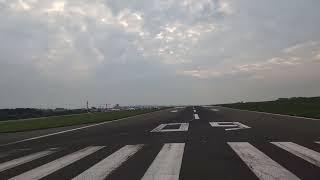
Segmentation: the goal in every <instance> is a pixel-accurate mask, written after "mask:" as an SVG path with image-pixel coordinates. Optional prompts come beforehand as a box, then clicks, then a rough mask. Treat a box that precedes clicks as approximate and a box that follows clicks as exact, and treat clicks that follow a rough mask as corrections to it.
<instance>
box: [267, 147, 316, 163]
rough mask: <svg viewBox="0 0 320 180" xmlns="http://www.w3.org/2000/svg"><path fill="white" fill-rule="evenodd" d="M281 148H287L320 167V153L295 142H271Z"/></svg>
mask: <svg viewBox="0 0 320 180" xmlns="http://www.w3.org/2000/svg"><path fill="white" fill-rule="evenodd" d="M271 143H272V144H274V145H276V146H278V147H279V148H281V149H283V150H286V151H288V152H290V153H292V154H294V155H295V156H298V157H300V158H302V159H304V160H306V161H308V162H310V163H312V164H314V165H316V166H318V167H320V153H319V152H316V151H314V150H311V149H308V148H306V147H303V146H300V145H298V144H295V143H293V142H271Z"/></svg>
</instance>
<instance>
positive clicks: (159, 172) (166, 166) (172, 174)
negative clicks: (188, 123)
mask: <svg viewBox="0 0 320 180" xmlns="http://www.w3.org/2000/svg"><path fill="white" fill-rule="evenodd" d="M184 145H185V144H184V143H173V144H165V145H164V146H163V147H162V149H161V151H160V152H159V154H158V155H157V157H156V158H155V160H154V161H153V162H152V164H151V165H150V167H149V168H148V170H147V172H146V173H145V174H144V176H143V177H142V180H178V179H179V174H180V168H181V162H182V157H183V152H184Z"/></svg>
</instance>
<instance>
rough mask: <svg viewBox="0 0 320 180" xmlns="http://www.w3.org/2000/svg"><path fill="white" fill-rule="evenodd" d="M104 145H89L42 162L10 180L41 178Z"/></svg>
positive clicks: (34, 179)
mask: <svg viewBox="0 0 320 180" xmlns="http://www.w3.org/2000/svg"><path fill="white" fill-rule="evenodd" d="M103 147H104V146H89V147H87V148H84V149H81V150H79V151H77V152H74V153H72V154H68V155H66V156H64V157H62V158H59V159H57V160H54V161H52V162H49V163H47V164H44V165H42V166H40V167H37V168H35V169H32V170H30V171H27V172H25V173H23V174H20V175H18V176H16V177H13V178H11V180H25V179H32V180H36V179H41V178H43V177H45V176H47V175H49V174H51V173H53V172H55V171H57V170H59V169H61V168H63V167H66V166H68V165H70V164H72V163H73V162H76V161H78V160H79V159H82V158H84V157H86V156H88V155H90V154H92V153H94V152H96V151H98V150H99V149H101V148H103Z"/></svg>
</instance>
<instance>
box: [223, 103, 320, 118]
mask: <svg viewBox="0 0 320 180" xmlns="http://www.w3.org/2000/svg"><path fill="white" fill-rule="evenodd" d="M220 107H221V108H226V109H231V110H236V111H243V112H252V113H258V114H266V115H274V116H282V117H291V118H296V119H307V120H313V121H319V120H320V119H316V118H307V117H301V116H292V115H286V114H276V113H267V112H260V111H249V110H243V109H235V108H228V107H223V106H220Z"/></svg>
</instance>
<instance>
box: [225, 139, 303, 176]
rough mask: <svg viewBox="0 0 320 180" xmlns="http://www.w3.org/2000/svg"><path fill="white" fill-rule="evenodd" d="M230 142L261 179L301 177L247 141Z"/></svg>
mask: <svg viewBox="0 0 320 180" xmlns="http://www.w3.org/2000/svg"><path fill="white" fill-rule="evenodd" d="M228 144H229V145H230V147H231V148H232V149H233V150H234V151H235V152H236V153H237V154H238V155H239V157H240V158H241V159H242V160H243V161H244V162H245V163H246V165H247V166H248V167H249V168H250V169H251V170H252V172H253V173H254V174H255V175H256V176H257V177H258V178H259V179H261V180H279V179H280V180H282V179H283V180H285V179H286V180H289V179H290V180H297V179H299V178H298V177H297V176H295V175H294V174H292V173H291V172H290V171H288V170H286V169H285V168H284V167H282V166H281V165H280V164H278V163H277V162H275V161H273V160H272V159H271V158H269V157H268V156H267V155H265V154H264V153H262V152H261V151H259V150H258V149H256V148H255V147H254V146H252V145H251V144H249V143H247V142H228Z"/></svg>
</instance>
